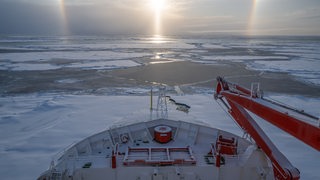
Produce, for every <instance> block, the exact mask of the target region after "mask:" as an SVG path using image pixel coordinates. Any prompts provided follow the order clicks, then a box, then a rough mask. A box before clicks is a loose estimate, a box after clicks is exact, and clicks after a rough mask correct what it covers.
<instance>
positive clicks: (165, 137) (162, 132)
mask: <svg viewBox="0 0 320 180" xmlns="http://www.w3.org/2000/svg"><path fill="white" fill-rule="evenodd" d="M171 138H172V129H171V128H170V127H169V126H157V127H155V128H154V139H155V140H156V141H157V142H159V143H167V142H169V141H171Z"/></svg>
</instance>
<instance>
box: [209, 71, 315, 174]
mask: <svg viewBox="0 0 320 180" xmlns="http://www.w3.org/2000/svg"><path fill="white" fill-rule="evenodd" d="M217 81H218V84H217V87H216V93H215V98H217V99H220V100H221V101H222V102H223V103H224V105H225V106H226V107H227V108H228V109H229V113H230V114H231V115H232V117H233V118H234V119H235V120H236V122H237V123H238V124H239V125H240V127H241V128H242V129H244V131H245V132H247V133H249V134H250V136H251V137H252V138H253V139H254V140H255V142H256V143H257V145H258V146H259V147H260V148H261V149H262V150H263V151H264V152H265V153H266V155H267V156H268V157H269V159H270V160H271V162H272V166H273V169H274V176H275V179H299V178H300V173H299V171H298V170H297V169H296V168H295V167H294V166H293V165H292V164H291V163H290V162H289V160H288V159H287V158H286V157H285V156H284V155H283V154H282V153H281V152H280V151H279V150H278V149H277V147H276V146H275V145H274V144H273V143H272V141H271V140H270V139H269V138H268V137H267V135H266V134H265V133H264V132H263V130H262V129H261V128H260V127H259V126H258V124H257V123H256V122H255V121H254V119H253V118H252V117H251V116H250V115H249V113H248V112H247V111H246V110H248V111H250V112H252V113H254V114H256V115H258V116H260V117H261V118H263V119H264V120H266V121H268V122H270V123H272V124H273V125H275V126H277V127H279V128H280V129H282V130H284V131H285V132H287V133H289V134H291V135H292V136H294V137H296V138H297V139H299V140H301V141H302V142H304V143H306V144H307V145H309V146H311V147H313V148H314V149H316V150H318V151H320V128H319V127H317V126H314V125H312V124H309V123H307V122H305V121H303V120H302V119H299V118H297V117H294V116H291V115H290V114H288V113H286V112H281V111H280V110H278V109H275V108H272V106H269V105H267V104H268V103H266V102H264V101H263V99H260V98H258V95H257V94H251V91H250V90H248V89H246V88H243V87H241V86H239V85H236V84H233V83H230V82H228V81H226V80H224V79H223V78H221V77H218V78H217ZM224 99H226V101H227V102H225V101H224Z"/></svg>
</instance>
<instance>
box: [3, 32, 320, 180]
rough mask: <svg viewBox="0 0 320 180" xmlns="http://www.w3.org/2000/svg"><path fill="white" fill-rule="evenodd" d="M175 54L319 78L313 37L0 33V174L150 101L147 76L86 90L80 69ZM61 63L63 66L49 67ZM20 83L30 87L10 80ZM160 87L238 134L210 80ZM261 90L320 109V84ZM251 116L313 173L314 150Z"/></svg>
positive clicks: (34, 167) (45, 157)
mask: <svg viewBox="0 0 320 180" xmlns="http://www.w3.org/2000/svg"><path fill="white" fill-rule="evenodd" d="M174 62H193V63H199V64H201V65H204V66H212V65H221V64H222V65H223V64H225V63H239V64H242V65H243V66H244V67H245V68H246V69H248V70H256V71H258V72H261V73H265V72H272V73H273V72H274V73H284V74H288V75H289V76H290V77H292V78H293V79H295V80H296V81H299V82H301V83H304V84H305V85H306V91H308V86H310V87H311V86H312V87H319V86H320V71H319V68H320V38H319V37H254V38H246V37H197V38H184V37H138V36H136V37H127V36H123V37H122V36H121V37H108V36H107V37H92V36H88V37H83V36H81V37H78V36H70V37H32V36H14V37H13V36H11V37H1V36H0V167H1V168H0V179H3V180H11V179H14V180H29V179H30V180H32V179H36V178H37V177H38V176H39V174H40V173H41V172H43V171H44V170H46V169H47V168H48V167H49V164H50V161H51V159H52V158H53V157H55V155H56V154H57V153H59V152H61V151H63V150H64V149H65V148H67V147H68V146H70V145H71V144H73V143H75V142H77V141H80V140H81V139H83V138H85V137H87V136H89V135H92V134H95V133H97V132H100V131H103V130H105V129H107V128H108V127H111V126H112V125H113V124H115V123H116V124H117V123H121V122H122V121H124V120H123V119H124V118H126V117H130V116H131V115H132V114H134V113H139V112H140V111H147V110H148V108H149V97H148V93H149V90H150V86H151V85H150V86H146V85H141V84H139V83H137V84H136V86H133V85H132V84H130V85H126V84H125V83H124V84H122V85H121V86H122V87H119V85H117V84H112V83H113V82H109V84H108V86H107V87H105V88H101V86H102V87H103V84H102V85H101V86H99V89H97V90H96V91H90V92H88V91H84V90H82V89H81V88H82V86H81V83H82V82H83V81H84V79H85V78H88V76H87V75H88V74H87V73H88V72H91V71H95V72H98V73H100V74H103V73H104V72H110V71H113V70H119V69H120V70H124V71H126V70H129V69H130V68H134V67H137V68H139V67H146V66H148V65H152V64H163V63H166V64H170V63H174ZM61 71H63V72H64V74H63V76H59V77H57V73H58V72H59V73H61ZM69 72H72V73H77V76H76V77H77V78H74V77H69V76H68V73H69ZM43 73H45V74H46V76H45V78H44V79H41V80H43V81H50V82H52V83H55V84H61V86H73V85H74V84H77V88H75V89H72V91H71V90H70V89H68V90H65V91H50V88H51V87H50V86H48V87H47V89H46V90H43V89H41V90H38V89H37V86H36V82H34V81H32V77H34V78H38V76H42V74H43ZM194 73H196V72H194ZM103 75H105V74H103ZM24 76H27V77H28V78H29V79H28V80H24V79H23V77H24ZM90 78H92V77H91V76H90ZM214 78H215V77H212V79H214ZM21 79H22V80H21ZM29 80H30V81H29ZM89 80H90V79H89ZM92 81H94V80H92ZM116 82H118V81H116ZM33 83H35V84H34V87H33V86H32V85H33ZM95 83H97V82H95ZM155 83H156V82H155ZM284 83H285V82H284ZM26 84H28V86H27V87H28V89H23V90H19V91H18V90H16V89H19V87H20V86H21V87H24V86H26ZM79 84H80V85H79ZM110 84H111V85H110ZM87 85H89V86H90V85H91V84H87ZM113 85H114V87H113ZM78 86H79V87H78ZM92 86H94V84H92ZM190 86H192V85H190ZM11 87H14V88H15V91H13V90H12V88H11ZM32 87H33V88H32ZM93 89H94V87H93ZM168 89H169V92H168V93H169V95H171V96H172V97H174V98H175V99H176V100H179V102H183V103H186V104H188V105H190V106H191V111H190V112H189V114H188V116H192V117H194V118H195V119H196V121H199V122H203V123H206V124H209V125H210V126H213V127H217V128H220V129H223V130H226V131H230V132H232V133H235V134H237V135H242V132H241V130H240V129H239V128H238V127H237V125H236V124H235V123H234V122H233V121H232V120H231V119H230V118H229V117H228V116H227V115H226V113H225V112H224V111H223V110H222V109H221V108H220V107H219V106H218V104H217V103H216V101H215V100H214V99H213V97H212V94H213V91H214V89H212V88H206V87H193V86H192V87H190V89H192V90H193V91H189V92H188V93H187V92H183V91H184V89H182V90H181V89H180V88H179V84H177V85H176V86H175V87H168ZM267 96H268V97H270V98H272V99H276V100H278V101H282V102H285V103H286V104H290V105H291V106H293V107H296V108H298V109H304V110H305V111H306V112H308V113H311V114H313V115H315V116H317V117H320V111H319V109H320V92H319V94H317V93H315V95H314V96H311V97H309V96H304V95H299V94H296V95H292V94H291V95H287V94H281V93H276V92H273V93H269V94H267ZM258 123H259V124H260V125H261V126H262V128H263V129H264V130H265V132H266V133H267V135H269V137H270V138H271V140H272V141H273V142H274V143H275V144H276V146H277V147H278V148H279V149H280V151H282V152H283V153H284V154H285V156H286V157H287V158H288V159H289V160H290V161H291V162H292V164H293V165H294V166H296V167H297V168H298V169H299V170H300V172H301V177H302V178H301V179H320V175H319V173H318V170H319V167H320V153H319V152H317V151H316V150H313V149H312V148H310V147H308V146H307V145H305V144H304V143H302V142H300V141H298V140H296V139H295V138H293V137H291V136H290V135H287V134H286V133H284V132H282V131H281V130H279V129H278V128H276V127H274V126H272V125H270V124H268V123H266V122H264V121H262V120H260V119H258Z"/></svg>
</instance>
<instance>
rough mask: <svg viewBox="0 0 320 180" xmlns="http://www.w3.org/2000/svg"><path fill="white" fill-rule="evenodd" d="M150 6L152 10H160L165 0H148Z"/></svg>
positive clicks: (163, 6) (164, 5)
mask: <svg viewBox="0 0 320 180" xmlns="http://www.w3.org/2000/svg"><path fill="white" fill-rule="evenodd" d="M150 7H151V8H152V9H153V10H154V11H158V12H160V11H162V10H163V9H165V7H166V0H150Z"/></svg>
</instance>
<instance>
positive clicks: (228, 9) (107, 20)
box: [0, 0, 320, 35]
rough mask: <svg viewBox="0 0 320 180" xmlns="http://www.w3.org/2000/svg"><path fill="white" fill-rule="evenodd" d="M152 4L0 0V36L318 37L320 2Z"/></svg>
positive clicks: (190, 0) (171, 0)
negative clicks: (221, 35) (217, 34)
mask: <svg viewBox="0 0 320 180" xmlns="http://www.w3.org/2000/svg"><path fill="white" fill-rule="evenodd" d="M153 1H157V0H0V34H34V35H72V34H77V35H102V34H103V35H104V34H138V35H153V34H161V35H182V34H215V33H220V34H235V35H236V34H244V35H248V34H256V35H320V0H160V1H163V2H162V4H160V5H159V4H158V6H161V7H155V5H154V4H153V3H154V2H153ZM158 1H159V0H158Z"/></svg>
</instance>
